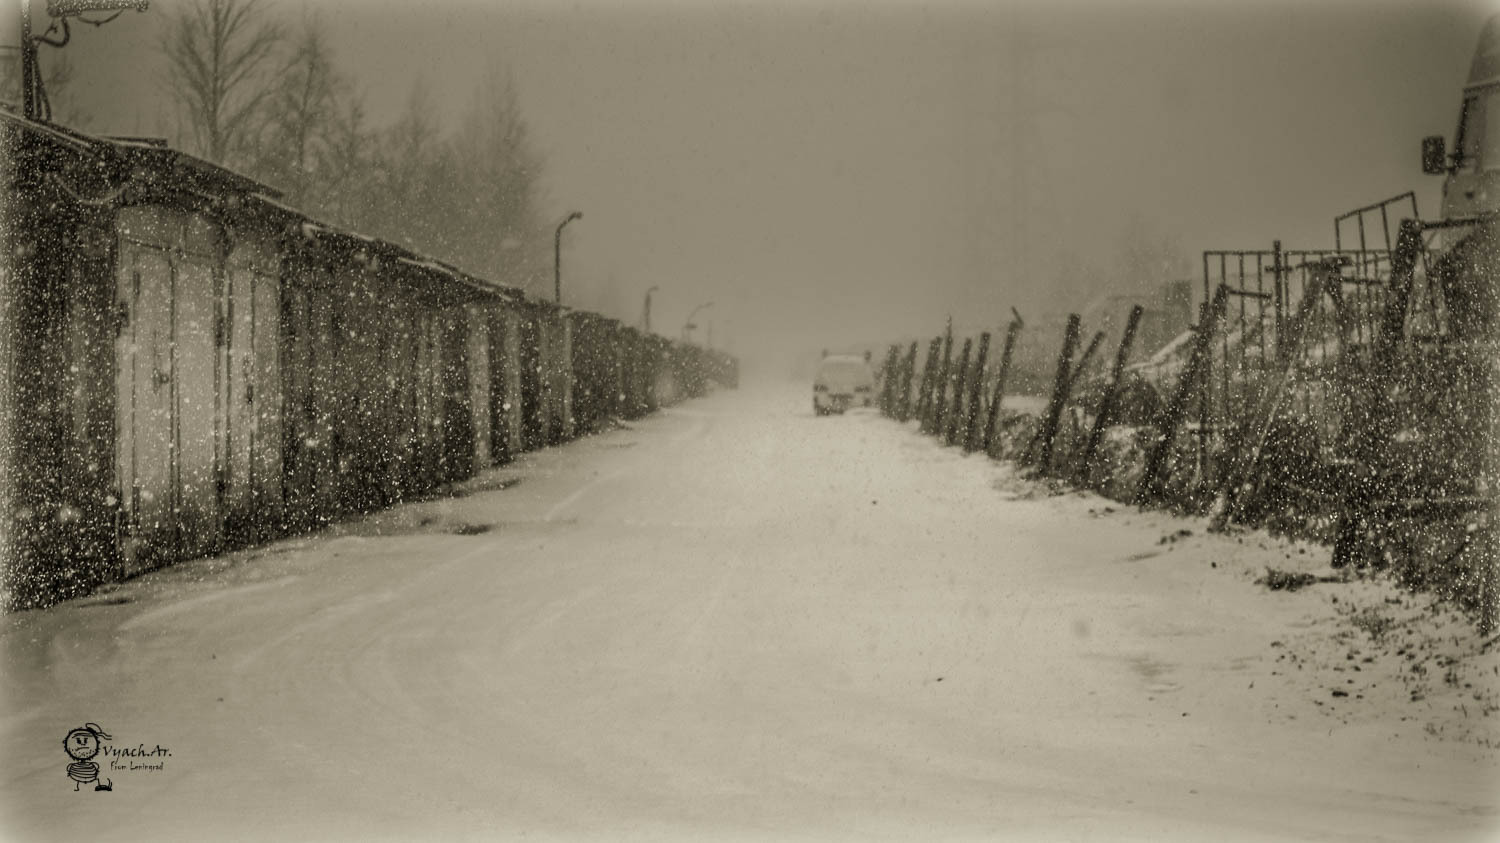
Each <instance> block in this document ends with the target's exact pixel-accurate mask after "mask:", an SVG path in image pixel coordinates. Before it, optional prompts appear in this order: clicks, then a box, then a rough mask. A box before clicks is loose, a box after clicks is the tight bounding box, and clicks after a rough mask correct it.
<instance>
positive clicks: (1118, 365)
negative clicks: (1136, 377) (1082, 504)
mask: <svg viewBox="0 0 1500 843" xmlns="http://www.w3.org/2000/svg"><path fill="white" fill-rule="evenodd" d="M1145 312H1146V309H1145V308H1144V307H1142V306H1140V305H1135V306H1134V307H1132V308H1130V316H1128V317H1127V318H1126V319H1125V335H1124V336H1123V337H1121V338H1120V349H1119V351H1116V352H1115V365H1114V368H1112V369H1111V370H1110V373H1109V386H1108V387H1107V388H1106V389H1105V391H1104V396H1103V397H1102V398H1100V399H1099V408H1098V410H1097V411H1096V412H1095V413H1094V427H1093V429H1092V430H1090V431H1089V441H1088V444H1087V445H1085V446H1084V448H1083V458H1082V459H1080V460H1079V462H1078V475H1077V477H1078V482H1079V483H1080V484H1082V485H1084V486H1087V485H1088V483H1089V471H1090V469H1092V468H1093V465H1094V455H1095V454H1096V453H1098V451H1099V443H1100V441H1101V440H1103V438H1104V430H1105V428H1107V427H1109V425H1110V424H1112V423H1113V422H1114V418H1113V416H1114V414H1115V404H1116V403H1118V402H1119V400H1120V379H1121V378H1122V377H1124V375H1125V363H1126V361H1128V360H1129V359H1130V346H1131V344H1132V343H1133V342H1135V332H1136V328H1137V327H1139V326H1140V324H1141V314H1142V313H1145Z"/></svg>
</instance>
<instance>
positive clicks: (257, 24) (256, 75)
mask: <svg viewBox="0 0 1500 843" xmlns="http://www.w3.org/2000/svg"><path fill="white" fill-rule="evenodd" d="M164 27H165V28H164V29H163V31H162V36H161V41H160V48H161V51H162V53H163V55H164V56H165V57H166V59H167V68H168V74H169V81H170V82H171V87H172V92H173V97H174V99H175V100H176V102H177V104H178V106H179V108H180V109H181V110H182V112H183V114H184V117H185V119H186V122H187V127H188V130H189V132H190V134H191V140H192V142H193V144H194V147H195V149H196V151H197V152H198V153H199V154H201V155H203V156H204V157H206V158H208V159H209V160H211V161H214V162H217V163H221V164H227V165H233V164H236V163H240V162H239V161H238V160H236V159H237V158H239V157H240V156H241V153H242V152H243V151H244V150H248V149H252V148H254V146H255V138H253V137H251V135H252V134H254V133H255V131H256V129H257V128H258V127H257V126H256V125H255V123H256V120H257V118H258V117H259V116H260V112H261V110H262V106H263V104H264V103H265V101H266V99H267V98H268V97H269V96H270V95H271V94H272V92H273V91H274V90H276V89H275V88H273V87H272V86H271V85H270V84H268V82H269V80H267V79H266V78H265V76H266V73H267V71H269V70H271V69H272V68H273V67H274V66H275V58H276V54H277V51H278V49H279V48H280V46H281V43H282V41H283V40H284V30H283V28H282V27H281V25H280V24H279V23H278V22H276V21H275V20H271V19H270V18H269V17H268V14H267V12H266V9H265V6H264V4H263V2H262V0H183V2H182V3H181V4H180V5H177V6H174V7H171V8H170V10H169V11H168V12H167V13H166V15H165V17H164Z"/></svg>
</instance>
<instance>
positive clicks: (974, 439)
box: [964, 331, 990, 454]
mask: <svg viewBox="0 0 1500 843" xmlns="http://www.w3.org/2000/svg"><path fill="white" fill-rule="evenodd" d="M989 356H990V332H989V331H985V332H984V333H982V334H980V335H979V356H978V357H977V358H975V360H974V377H973V379H972V381H971V382H970V384H969V406H968V408H967V410H966V411H965V412H964V453H966V454H969V453H973V452H974V450H975V449H976V448H978V447H979V442H978V440H979V403H980V399H982V398H983V397H984V364H985V363H986V362H987V361H988V360H989Z"/></svg>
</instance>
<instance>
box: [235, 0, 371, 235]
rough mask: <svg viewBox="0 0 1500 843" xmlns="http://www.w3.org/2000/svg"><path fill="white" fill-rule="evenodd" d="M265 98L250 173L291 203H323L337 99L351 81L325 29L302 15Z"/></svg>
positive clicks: (337, 114) (313, 18) (337, 115)
mask: <svg viewBox="0 0 1500 843" xmlns="http://www.w3.org/2000/svg"><path fill="white" fill-rule="evenodd" d="M276 78H277V83H276V85H275V87H274V89H273V91H272V93H271V95H270V96H269V97H267V98H266V100H265V103H264V104H265V116H264V121H263V123H264V127H265V132H264V137H263V139H262V142H261V143H260V144H258V148H257V160H256V162H255V164H254V166H253V167H252V170H251V172H252V173H253V174H254V175H255V176H257V177H259V178H262V179H264V180H265V181H268V182H270V183H272V184H274V185H276V186H278V187H281V188H282V189H284V190H285V191H286V196H287V199H288V200H290V201H291V203H292V204H293V205H297V206H299V207H307V206H314V207H309V210H313V209H315V206H317V205H319V204H321V202H320V201H318V200H320V199H322V198H323V197H322V196H320V195H317V194H321V193H322V191H321V190H319V188H320V187H321V185H320V184H319V183H320V182H321V181H322V178H321V177H322V176H323V175H324V174H325V171H326V170H328V169H329V168H330V167H331V166H333V162H332V161H331V160H330V159H331V158H332V156H333V153H334V146H335V144H336V143H337V141H338V138H336V134H337V131H338V126H337V124H338V121H339V119H340V117H341V116H342V115H341V114H340V112H339V104H340V102H341V101H342V100H345V99H347V98H348V94H349V93H350V89H351V87H352V86H351V85H350V84H349V81H348V80H347V79H346V78H345V77H344V76H343V74H341V73H339V72H338V70H337V69H336V68H335V67H334V58H333V51H332V49H330V47H329V46H328V37H327V31H326V29H325V27H324V26H323V23H322V20H321V18H319V17H318V16H317V15H316V14H309V15H305V16H304V17H303V19H302V24H301V27H300V28H299V30H298V31H297V33H296V35H295V36H294V38H293V39H292V41H291V44H290V49H289V50H288V51H287V53H286V55H285V59H284V61H282V62H281V63H280V66H279V70H278V73H277V74H276Z"/></svg>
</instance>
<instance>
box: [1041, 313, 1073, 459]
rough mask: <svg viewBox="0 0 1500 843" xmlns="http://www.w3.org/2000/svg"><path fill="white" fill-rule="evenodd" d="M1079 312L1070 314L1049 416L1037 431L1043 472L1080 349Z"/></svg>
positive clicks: (1059, 358)
mask: <svg viewBox="0 0 1500 843" xmlns="http://www.w3.org/2000/svg"><path fill="white" fill-rule="evenodd" d="M1078 331H1079V318H1078V314H1076V313H1070V314H1068V327H1067V330H1066V331H1065V333H1064V334H1063V347H1062V353H1060V354H1058V355H1057V377H1056V378H1054V379H1053V384H1052V400H1051V401H1050V402H1048V404H1047V417H1046V418H1045V419H1044V420H1043V421H1042V429H1041V430H1040V431H1038V433H1037V440H1038V442H1039V443H1040V445H1041V452H1040V453H1039V454H1038V456H1037V467H1038V470H1040V471H1041V472H1042V473H1043V474H1046V473H1047V471H1048V470H1049V469H1050V468H1051V466H1052V444H1053V441H1054V440H1055V439H1056V438H1057V423H1058V421H1059V420H1060V419H1061V418H1062V411H1063V404H1065V403H1066V402H1067V400H1068V383H1069V377H1068V376H1069V373H1070V370H1071V368H1072V360H1073V352H1074V351H1076V350H1077V349H1078Z"/></svg>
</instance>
